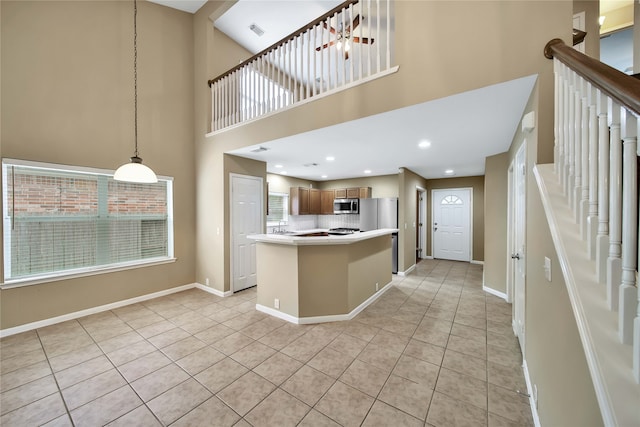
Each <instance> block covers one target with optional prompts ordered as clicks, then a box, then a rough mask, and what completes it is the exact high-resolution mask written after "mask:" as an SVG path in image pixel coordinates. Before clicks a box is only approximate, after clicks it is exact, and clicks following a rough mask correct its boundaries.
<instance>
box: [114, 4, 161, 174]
mask: <svg viewBox="0 0 640 427" xmlns="http://www.w3.org/2000/svg"><path fill="white" fill-rule="evenodd" d="M137 19H138V4H137V2H136V0H133V111H134V136H135V139H134V141H135V151H134V154H133V157H131V162H130V163H126V164H124V165H122V166H120V167H119V168H118V169H117V170H116V172H115V173H114V174H113V179H115V180H116V181H127V182H137V183H144V184H153V183H156V182H158V177H157V176H156V174H155V173H154V172H153V171H152V170H151V168H149V167H147V166H145V165H143V164H142V159H141V158H140V157H138V25H137Z"/></svg>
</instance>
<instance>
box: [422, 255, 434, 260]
mask: <svg viewBox="0 0 640 427" xmlns="http://www.w3.org/2000/svg"><path fill="white" fill-rule="evenodd" d="M422 259H433V257H432V256H431V255H425V256H423V257H422Z"/></svg>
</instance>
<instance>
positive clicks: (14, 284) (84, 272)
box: [0, 257, 177, 289]
mask: <svg viewBox="0 0 640 427" xmlns="http://www.w3.org/2000/svg"><path fill="white" fill-rule="evenodd" d="M176 261H177V258H173V257H172V258H164V257H163V258H153V259H149V260H146V261H136V262H129V263H121V264H116V265H110V266H108V267H91V268H86V269H78V270H73V271H71V272H64V273H63V272H61V273H58V274H48V275H41V276H36V277H29V278H25V279H14V280H9V281H6V282H4V283H2V284H0V289H12V288H20V287H23V286H32V285H41V284H43V283H49V282H58V281H61V280H70V279H77V278H80V277H87V276H95V275H98V274H105V273H115V272H118V271H125V270H132V269H135V268H143V267H153V266H155V265H162V264H169V263H173V262H176Z"/></svg>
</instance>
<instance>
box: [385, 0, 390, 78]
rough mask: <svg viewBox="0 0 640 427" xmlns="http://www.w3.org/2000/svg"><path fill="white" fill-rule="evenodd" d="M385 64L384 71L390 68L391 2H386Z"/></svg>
mask: <svg viewBox="0 0 640 427" xmlns="http://www.w3.org/2000/svg"><path fill="white" fill-rule="evenodd" d="M386 33H387V49H386V52H387V64H386V66H385V70H388V69H389V68H391V0H387V31H386Z"/></svg>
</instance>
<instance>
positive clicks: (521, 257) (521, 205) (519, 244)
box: [511, 143, 527, 353]
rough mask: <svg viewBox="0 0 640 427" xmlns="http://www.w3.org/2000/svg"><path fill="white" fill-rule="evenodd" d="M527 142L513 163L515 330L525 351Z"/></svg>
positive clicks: (512, 257) (519, 150)
mask: <svg viewBox="0 0 640 427" xmlns="http://www.w3.org/2000/svg"><path fill="white" fill-rule="evenodd" d="M525 156H526V143H523V144H522V146H521V147H520V148H519V149H518V152H517V153H516V157H515V159H514V165H513V195H512V197H513V203H512V207H513V214H512V218H513V232H514V233H513V248H512V254H511V259H512V260H513V261H512V262H513V264H514V265H513V266H512V270H513V272H514V307H513V310H514V313H513V317H514V325H513V326H514V332H515V334H516V336H517V337H518V340H519V341H520V347H521V350H522V352H523V353H524V343H525V340H524V333H525V327H524V325H525V297H526V286H525V285H526V259H525V253H524V249H525V230H526V228H525V224H526V200H527V198H526V192H527V181H526V177H527V176H526V157H525Z"/></svg>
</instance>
